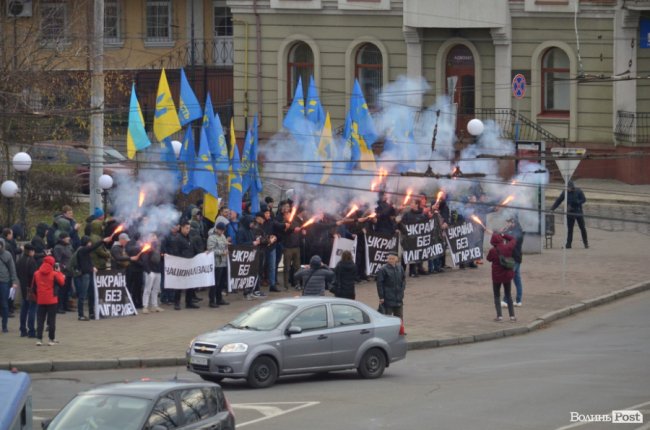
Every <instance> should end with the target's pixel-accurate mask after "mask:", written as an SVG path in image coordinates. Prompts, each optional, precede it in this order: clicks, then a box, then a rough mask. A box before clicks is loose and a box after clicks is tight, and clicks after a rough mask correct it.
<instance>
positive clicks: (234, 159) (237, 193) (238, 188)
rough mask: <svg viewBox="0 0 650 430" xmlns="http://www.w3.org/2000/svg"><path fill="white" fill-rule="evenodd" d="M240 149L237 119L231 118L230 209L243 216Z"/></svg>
mask: <svg viewBox="0 0 650 430" xmlns="http://www.w3.org/2000/svg"><path fill="white" fill-rule="evenodd" d="M240 164H241V163H240V159H239V148H238V147H237V140H236V139H235V119H234V117H233V118H230V167H229V168H228V208H230V210H234V211H235V212H237V213H238V214H241V203H242V195H243V192H242V178H241V172H240V170H241V165H240Z"/></svg>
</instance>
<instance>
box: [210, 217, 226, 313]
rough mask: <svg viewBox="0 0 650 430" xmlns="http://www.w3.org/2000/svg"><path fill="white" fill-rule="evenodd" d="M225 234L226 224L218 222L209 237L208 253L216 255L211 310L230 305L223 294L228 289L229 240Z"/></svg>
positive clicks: (211, 288) (211, 291) (211, 289)
mask: <svg viewBox="0 0 650 430" xmlns="http://www.w3.org/2000/svg"><path fill="white" fill-rule="evenodd" d="M225 232H226V224H225V223H223V222H218V223H217V224H216V225H215V226H214V228H213V229H212V230H210V236H208V247H207V248H208V250H207V251H206V252H208V253H209V252H212V254H213V255H214V286H212V287H210V291H209V298H210V304H209V306H210V307H211V308H218V307H219V306H221V305H229V304H230V303H228V302H227V301H225V300H224V299H223V292H224V291H225V290H226V289H227V288H228V239H226V236H225V234H224V233H225Z"/></svg>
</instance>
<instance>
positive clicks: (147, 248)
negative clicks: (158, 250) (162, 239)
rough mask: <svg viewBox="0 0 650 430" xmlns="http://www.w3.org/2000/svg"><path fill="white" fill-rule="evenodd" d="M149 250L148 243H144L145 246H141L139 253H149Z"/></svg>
mask: <svg viewBox="0 0 650 430" xmlns="http://www.w3.org/2000/svg"><path fill="white" fill-rule="evenodd" d="M150 249H151V244H150V243H145V244H144V245H143V246H142V251H140V252H142V253H144V252H147V251H149V250H150Z"/></svg>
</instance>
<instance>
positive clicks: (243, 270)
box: [228, 245, 263, 291]
mask: <svg viewBox="0 0 650 430" xmlns="http://www.w3.org/2000/svg"><path fill="white" fill-rule="evenodd" d="M262 252H263V251H260V250H258V249H257V247H255V246H250V245H236V246H229V247H228V291H234V290H242V289H252V288H254V287H255V285H256V284H257V279H258V277H259V275H260V268H261V265H262Z"/></svg>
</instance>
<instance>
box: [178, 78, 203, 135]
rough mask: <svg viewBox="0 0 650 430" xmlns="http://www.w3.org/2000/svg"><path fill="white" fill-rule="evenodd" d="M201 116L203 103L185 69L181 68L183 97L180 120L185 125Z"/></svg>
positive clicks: (180, 103)
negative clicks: (193, 89)
mask: <svg viewBox="0 0 650 430" xmlns="http://www.w3.org/2000/svg"><path fill="white" fill-rule="evenodd" d="M199 118H201V105H199V101H198V100H197V98H196V96H195V95H194V91H192V87H191V86H190V83H189V82H188V81H187V76H185V70H183V69H181V99H180V102H179V103H178V120H179V121H180V122H181V125H182V126H183V127H185V125H187V124H189V123H190V122H192V121H194V120H195V119H199Z"/></svg>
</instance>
